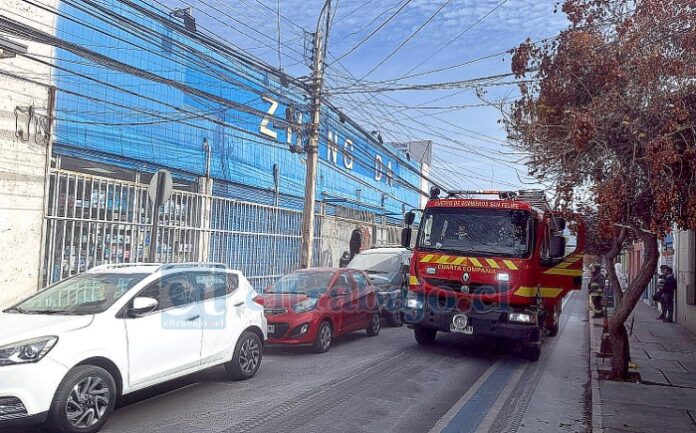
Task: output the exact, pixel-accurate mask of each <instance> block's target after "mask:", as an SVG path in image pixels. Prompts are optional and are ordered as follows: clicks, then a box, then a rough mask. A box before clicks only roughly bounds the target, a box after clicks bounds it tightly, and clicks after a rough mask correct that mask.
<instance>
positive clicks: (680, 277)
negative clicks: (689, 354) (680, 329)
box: [674, 231, 696, 333]
mask: <svg viewBox="0 0 696 433" xmlns="http://www.w3.org/2000/svg"><path fill="white" fill-rule="evenodd" d="M695 268H696V239H695V236H694V232H693V231H691V232H686V231H677V232H675V236H674V276H675V277H676V278H677V284H678V285H677V297H676V298H677V299H676V320H677V323H679V324H681V325H683V326H684V327H686V328H688V329H689V330H690V331H691V332H693V333H696V305H688V304H687V302H686V298H687V292H688V291H689V290H692V291H693V290H694V284H695V283H696V269H695Z"/></svg>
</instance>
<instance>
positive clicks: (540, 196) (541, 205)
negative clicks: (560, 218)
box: [517, 189, 552, 212]
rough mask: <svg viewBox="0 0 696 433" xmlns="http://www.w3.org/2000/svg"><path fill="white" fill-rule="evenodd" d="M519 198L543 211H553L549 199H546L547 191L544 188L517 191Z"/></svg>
mask: <svg viewBox="0 0 696 433" xmlns="http://www.w3.org/2000/svg"><path fill="white" fill-rule="evenodd" d="M517 199H518V200H521V201H524V202H527V203H529V204H531V205H532V206H534V207H536V208H538V209H541V210H543V211H548V212H551V211H552V209H551V206H550V205H549V201H548V200H547V199H546V193H544V190H542V189H523V190H521V191H519V192H518V193H517Z"/></svg>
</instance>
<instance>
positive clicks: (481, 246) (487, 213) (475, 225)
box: [418, 207, 533, 258]
mask: <svg viewBox="0 0 696 433" xmlns="http://www.w3.org/2000/svg"><path fill="white" fill-rule="evenodd" d="M532 222H533V219H532V218H531V215H530V213H529V212H527V211H520V210H507V209H479V208H464V209H463V208H442V207H433V208H428V209H426V211H425V213H424V214H423V219H422V221H421V227H420V232H419V234H418V248H419V249H422V250H431V251H448V252H453V253H465V254H469V255H480V256H504V257H519V258H522V257H527V256H528V255H529V252H530V249H531V245H532V233H533V229H532V227H533V225H532Z"/></svg>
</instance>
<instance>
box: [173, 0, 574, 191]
mask: <svg viewBox="0 0 696 433" xmlns="http://www.w3.org/2000/svg"><path fill="white" fill-rule="evenodd" d="M557 3H558V2H557V1H556V0H430V1H428V0H332V3H331V5H332V26H331V30H330V34H329V42H328V44H329V45H328V50H329V55H328V59H327V62H328V66H327V68H326V87H327V88H326V92H327V97H328V98H329V99H330V101H331V102H332V103H333V104H334V105H337V106H338V107H340V108H342V109H343V111H344V112H346V113H347V114H348V116H350V117H352V118H354V119H355V120H357V121H358V122H359V123H361V124H363V125H364V126H365V127H366V129H369V130H379V131H380V133H381V134H382V136H383V138H384V141H387V142H389V141H403V140H432V141H433V143H434V144H433V152H434V160H433V167H432V169H431V173H432V176H433V177H434V178H435V179H436V180H438V181H439V182H440V183H441V184H443V185H444V186H445V187H447V188H448V189H454V188H457V189H491V188H492V189H519V188H534V187H539V185H536V184H534V183H533V181H532V179H530V178H528V177H526V172H527V170H526V167H525V166H524V165H523V164H522V163H519V161H522V162H523V158H524V155H522V154H520V153H519V152H517V151H515V149H513V148H511V147H510V146H509V145H508V144H507V140H506V133H505V130H504V127H503V125H502V124H501V122H500V119H501V113H500V110H499V109H498V108H496V107H493V106H490V105H487V104H486V103H487V102H491V101H506V106H507V105H509V102H511V100H512V99H514V98H515V96H516V95H517V87H516V86H515V85H513V84H504V85H496V86H486V87H484V88H479V90H478V91H477V90H476V89H472V88H456V89H428V90H410V91H389V92H382V93H376V92H374V88H375V86H378V87H381V88H384V87H385V86H386V87H390V88H393V87H394V86H395V85H410V84H432V83H443V82H451V81H462V80H471V79H478V78H481V77H490V76H496V75H499V74H507V73H510V55H509V54H502V53H505V52H507V51H508V50H510V49H512V48H514V47H516V46H518V45H519V44H520V43H522V42H523V41H525V40H526V39H527V38H530V39H531V40H533V41H536V40H540V39H544V38H547V37H552V36H555V35H557V34H558V33H559V32H560V31H561V30H563V29H564V28H565V27H567V25H568V21H567V20H566V17H565V15H564V14H563V13H562V12H561V11H560V6H558V5H557ZM163 4H165V5H167V6H169V7H173V8H185V7H191V8H192V15H193V16H194V17H195V18H196V22H197V24H198V25H199V26H202V27H204V28H205V29H207V30H210V31H211V32H213V33H215V34H216V35H218V36H220V37H222V38H223V39H225V40H227V41H229V42H231V43H233V44H235V45H237V46H238V47H240V48H242V49H244V50H245V51H247V52H248V53H249V54H251V55H253V56H255V57H258V58H260V59H262V60H263V61H265V62H266V63H268V64H270V65H271V66H274V67H278V66H281V67H282V68H283V69H284V70H285V71H286V72H287V73H288V74H290V75H293V76H296V77H301V76H307V75H309V74H310V69H309V67H308V66H307V59H306V58H304V56H303V53H304V52H305V44H306V43H309V42H308V41H306V40H305V38H304V37H303V30H302V29H306V30H308V31H312V32H313V31H314V30H315V28H316V23H317V18H318V16H319V13H320V11H321V8H322V6H323V5H324V0H279V1H278V0H164V1H163ZM278 7H279V11H280V19H278ZM392 15H394V16H393V18H391V20H389V21H388V19H389V18H390V17H391V16H392ZM387 21H388V22H387ZM279 22H280V35H281V37H280V40H281V45H280V59H279V56H278V23H279ZM385 22H386V24H385ZM380 27H381V28H380ZM419 28H420V30H419ZM375 31H376V32H375ZM372 32H375V33H374V34H373V35H372V36H370V37H369V38H367V37H368V36H369V35H370V34H371V33H372ZM366 38H367V39H366ZM364 40H365V41H364ZM363 41H364V43H362V44H360V43H361V42H363ZM358 44H360V45H359V46H358ZM401 44H403V46H402V47H401V48H399V49H398V50H396V51H395V52H394V50H395V49H396V48H397V47H399V46H400V45H401ZM356 46H357V48H355V47H356ZM353 48H355V49H354V50H353ZM392 52H394V54H393V55H391V56H390V57H389V58H387V56H389V55H390V53H392ZM482 57H486V59H481V58H482ZM385 58H387V59H386V61H384V62H383V63H382V61H383V60H385ZM336 59H340V61H338V62H337V61H336ZM419 64H420V66H418V65H419ZM461 64H464V65H462V66H460V67H456V68H449V69H447V70H445V71H440V72H433V73H430V72H432V71H434V70H438V69H441V68H447V67H450V66H454V65H461ZM416 66H418V67H417V68H416V69H413V68H414V67H416ZM375 67H376V69H375ZM412 69H413V70H412ZM368 73H369V74H368ZM366 74H367V75H366ZM414 74H421V75H419V76H414V77H411V78H408V76H410V75H414ZM404 75H406V76H407V78H405V79H402V80H399V81H392V82H390V83H387V84H374V82H380V81H387V80H395V79H397V78H401V77H402V76H404ZM358 79H359V80H358ZM511 81H512V77H507V78H501V79H499V80H498V83H510V82H511ZM366 91H368V92H366ZM346 92H362V93H348V94H346ZM481 92H483V93H482V94H480V95H477V93H481ZM418 105H420V107H423V108H419V107H418Z"/></svg>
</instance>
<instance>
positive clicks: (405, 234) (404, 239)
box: [401, 227, 413, 248]
mask: <svg viewBox="0 0 696 433" xmlns="http://www.w3.org/2000/svg"><path fill="white" fill-rule="evenodd" d="M412 236H413V229H412V228H411V227H406V228H404V229H402V230H401V246H402V247H404V248H411V237H412Z"/></svg>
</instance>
